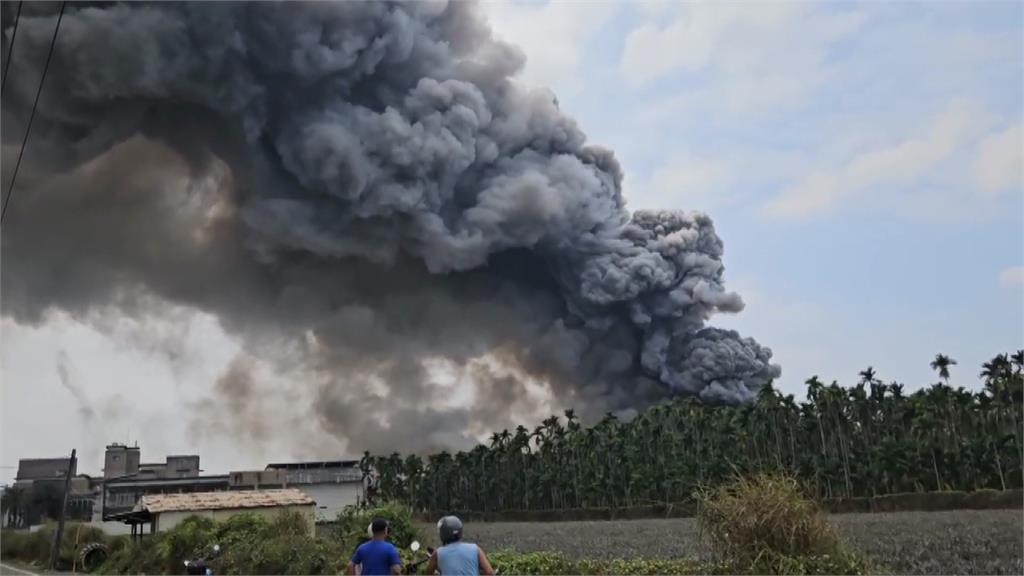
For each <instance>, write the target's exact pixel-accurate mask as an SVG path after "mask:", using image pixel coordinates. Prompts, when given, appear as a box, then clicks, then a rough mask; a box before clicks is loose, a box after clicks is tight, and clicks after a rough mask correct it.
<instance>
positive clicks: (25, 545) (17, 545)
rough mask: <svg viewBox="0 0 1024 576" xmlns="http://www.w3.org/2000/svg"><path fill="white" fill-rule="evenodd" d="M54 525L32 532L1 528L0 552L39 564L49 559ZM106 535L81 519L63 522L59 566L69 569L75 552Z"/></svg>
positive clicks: (104, 540)
mask: <svg viewBox="0 0 1024 576" xmlns="http://www.w3.org/2000/svg"><path fill="white" fill-rule="evenodd" d="M56 530H57V525H56V524H53V523H51V524H47V525H46V526H43V527H42V528H40V529H39V530H37V531H35V532H31V533H29V532H24V531H8V530H4V531H3V536H2V540H0V555H2V556H3V557H4V558H14V559H17V560H21V561H22V562H29V563H32V564H36V565H39V566H46V565H48V564H49V562H50V548H51V546H52V545H53V538H54V533H55V532H56ZM106 541H107V537H106V535H105V534H104V533H103V531H102V530H100V529H99V528H97V527H95V526H89V525H86V524H82V523H80V522H68V523H67V524H65V525H64V537H63V538H62V539H61V543H60V554H59V555H58V556H57V565H58V567H59V568H71V566H72V564H73V563H74V562H76V560H77V558H76V556H77V553H78V551H79V550H81V549H82V548H83V547H85V546H86V545H87V544H89V543H92V542H106Z"/></svg>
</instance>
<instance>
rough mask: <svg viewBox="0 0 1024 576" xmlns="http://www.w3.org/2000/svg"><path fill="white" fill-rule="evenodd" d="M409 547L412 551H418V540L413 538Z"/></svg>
mask: <svg viewBox="0 0 1024 576" xmlns="http://www.w3.org/2000/svg"><path fill="white" fill-rule="evenodd" d="M409 548H411V549H412V551H413V552H419V551H420V543H419V542H418V541H416V540H413V541H412V544H410V545H409Z"/></svg>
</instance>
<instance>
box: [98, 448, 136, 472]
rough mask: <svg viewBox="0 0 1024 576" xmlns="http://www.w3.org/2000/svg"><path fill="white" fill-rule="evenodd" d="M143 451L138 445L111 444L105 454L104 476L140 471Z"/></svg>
mask: <svg viewBox="0 0 1024 576" xmlns="http://www.w3.org/2000/svg"><path fill="white" fill-rule="evenodd" d="M141 454H142V453H141V451H140V450H139V448H138V446H125V445H124V444H111V445H109V446H107V450H106V452H105V453H104V456H103V477H104V478H116V477H118V476H125V475H128V474H135V473H136V472H138V471H139V462H140V460H141Z"/></svg>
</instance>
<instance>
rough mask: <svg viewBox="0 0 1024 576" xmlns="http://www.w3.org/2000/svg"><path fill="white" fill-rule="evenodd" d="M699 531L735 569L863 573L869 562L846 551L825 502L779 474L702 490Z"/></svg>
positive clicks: (735, 481) (778, 572)
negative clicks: (829, 516)
mask: <svg viewBox="0 0 1024 576" xmlns="http://www.w3.org/2000/svg"><path fill="white" fill-rule="evenodd" d="M697 500H698V507H697V522H698V526H699V527H700V532H701V537H702V538H703V539H704V540H705V542H706V543H708V544H709V545H710V547H711V548H712V550H714V551H715V553H716V554H717V555H718V557H719V560H721V561H722V562H724V563H726V564H727V565H728V566H730V567H731V568H732V571H735V572H748V573H756V574H815V573H824V574H859V573H863V572H864V571H866V570H868V569H869V567H868V566H867V565H866V564H865V563H864V562H863V560H861V559H860V557H859V556H858V555H856V554H853V553H851V552H850V551H848V550H847V549H846V548H845V547H844V546H843V545H842V543H841V542H840V540H839V537H838V536H837V535H836V532H835V530H834V529H833V528H832V526H831V525H829V523H828V521H827V520H826V517H825V514H824V512H823V511H822V509H821V507H820V506H819V505H818V504H817V503H816V502H815V501H814V500H812V499H811V498H809V497H808V496H807V495H806V494H805V493H804V491H803V490H802V489H801V488H800V485H799V484H798V482H797V481H796V480H795V479H793V478H791V477H788V476H784V475H779V474H758V475H755V476H751V477H747V478H738V479H736V480H734V481H732V482H729V483H727V484H723V485H721V486H718V487H715V488H710V489H706V490H704V491H702V492H701V493H700V494H699V495H698V499H697Z"/></svg>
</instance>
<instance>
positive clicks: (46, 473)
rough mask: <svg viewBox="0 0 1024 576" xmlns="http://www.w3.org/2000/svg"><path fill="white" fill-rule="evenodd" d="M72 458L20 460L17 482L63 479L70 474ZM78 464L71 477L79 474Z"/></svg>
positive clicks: (74, 466)
mask: <svg viewBox="0 0 1024 576" xmlns="http://www.w3.org/2000/svg"><path fill="white" fill-rule="evenodd" d="M70 460H71V459H70V458H23V459H21V460H18V475H17V478H16V479H17V480H52V479H54V478H63V477H64V476H65V475H66V474H67V472H68V462H69V461H70ZM77 464H78V463H77V462H75V463H74V465H73V466H72V467H71V475H72V476H74V475H75V474H76V472H77V468H78V466H77Z"/></svg>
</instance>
